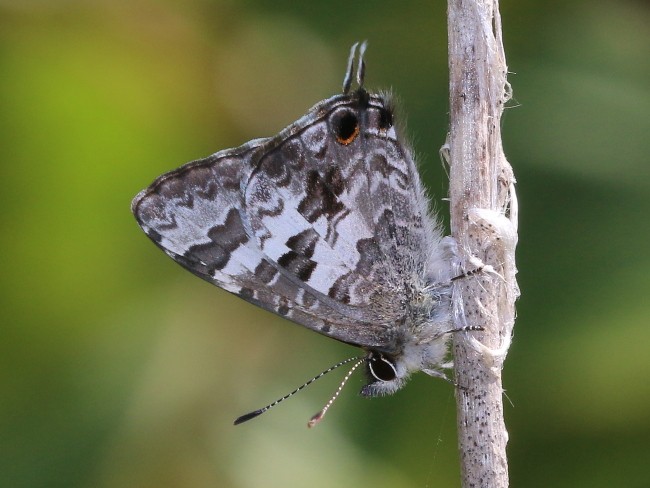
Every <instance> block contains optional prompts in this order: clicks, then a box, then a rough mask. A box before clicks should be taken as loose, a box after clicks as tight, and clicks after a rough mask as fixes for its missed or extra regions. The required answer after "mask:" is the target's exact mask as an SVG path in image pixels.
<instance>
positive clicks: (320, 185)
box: [298, 170, 344, 223]
mask: <svg viewBox="0 0 650 488" xmlns="http://www.w3.org/2000/svg"><path fill="white" fill-rule="evenodd" d="M305 186H306V188H305V193H306V196H305V197H304V198H303V199H302V200H301V201H300V203H299V204H298V212H300V214H301V215H302V216H303V217H305V219H307V221H308V222H309V223H314V222H316V220H318V218H319V217H320V216H321V215H327V216H328V217H329V218H330V219H331V218H332V217H333V216H334V215H336V213H337V212H340V211H341V210H343V209H344V206H343V204H342V203H341V202H340V201H339V200H338V199H337V198H336V194H335V193H334V192H333V191H332V190H331V189H330V188H329V186H328V185H327V184H326V183H325V182H324V181H323V179H322V178H321V176H320V174H319V173H318V171H317V170H311V171H310V172H309V173H308V174H307V181H306V185H305Z"/></svg>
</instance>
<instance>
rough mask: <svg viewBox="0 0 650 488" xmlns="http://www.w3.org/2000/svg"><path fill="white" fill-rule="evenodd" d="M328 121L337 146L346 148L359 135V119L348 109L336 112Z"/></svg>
mask: <svg viewBox="0 0 650 488" xmlns="http://www.w3.org/2000/svg"><path fill="white" fill-rule="evenodd" d="M330 120H331V123H332V129H333V130H334V134H335V135H336V141H337V142H338V143H339V144H343V145H344V146H347V145H348V144H350V143H351V142H352V141H354V140H355V139H356V138H357V136H358V135H359V118H358V117H357V114H356V113H355V112H354V111H352V110H350V109H349V108H342V109H340V110H337V111H336V112H334V114H332V118H331V119H330Z"/></svg>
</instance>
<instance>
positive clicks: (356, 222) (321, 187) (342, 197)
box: [132, 90, 437, 349]
mask: <svg viewBox="0 0 650 488" xmlns="http://www.w3.org/2000/svg"><path fill="white" fill-rule="evenodd" d="M426 206H427V203H426V200H425V199H424V195H423V192H422V190H421V184H420V181H419V177H418V174H417V171H416V169H415V165H414V164H413V161H412V159H411V157H410V154H409V153H408V150H406V149H405V148H404V147H403V145H402V144H400V142H399V140H398V137H397V135H396V132H395V130H394V128H393V127H392V111H391V110H390V107H389V104H388V102H387V100H386V99H385V98H383V97H379V96H374V95H373V96H368V95H367V94H366V93H365V92H364V91H362V90H359V91H358V92H355V93H353V94H350V95H339V96H336V97H333V98H331V99H329V100H325V101H323V102H321V103H319V104H318V105H316V106H315V107H314V108H312V110H311V111H310V112H309V113H308V114H307V115H306V116H304V117H303V118H301V119H300V120H298V121H297V122H296V123H294V124H292V125H291V126H289V127H288V128H286V129H285V130H283V131H282V132H281V133H280V134H278V135H277V136H275V137H273V138H270V139H259V140H255V141H251V142H250V143H248V144H245V145H244V146H241V147H240V148H237V149H232V150H227V151H221V152H219V153H216V154H214V155H212V156H210V157H208V158H206V159H203V160H199V161H195V162H192V163H188V164H187V165H185V166H183V167H181V168H179V169H177V170H175V171H172V172H170V173H167V174H165V175H163V176H161V177H160V178H158V179H157V180H156V181H155V182H154V183H153V184H152V185H151V186H150V187H149V188H147V189H145V190H144V191H142V192H141V193H140V194H139V195H138V196H137V197H136V198H135V199H134V201H133V207H132V208H133V212H134V214H135V216H136V219H137V220H138V223H139V224H140V225H141V227H142V228H143V229H144V231H145V232H146V233H147V235H148V236H149V237H150V238H151V239H152V240H153V241H154V242H155V243H156V244H157V245H158V246H159V247H161V248H162V249H163V251H165V252H166V253H167V254H168V255H169V256H171V257H172V258H173V259H174V260H176V261H177V262H179V263H180V264H181V265H183V266H184V267H186V268H187V269H189V270H190V271H192V272H193V273H195V274H197V275H198V276H200V277H201V278H203V279H206V280H207V281H210V282H212V283H214V284H216V285H217V286H219V287H221V288H224V289H225V290H227V291H229V292H231V293H235V294H237V295H239V296H240V297H242V298H244V299H246V300H247V301H249V302H251V303H254V304H256V305H258V306H260V307H262V308H265V309H267V310H270V311H272V312H275V313H278V314H279V315H282V316H285V317H287V318H289V319H291V320H293V321H295V322H297V323H299V324H301V325H304V326H306V327H308V328H310V329H313V330H315V331H317V332H320V333H323V334H325V335H328V336H330V337H333V338H335V339H338V340H341V341H343V342H347V343H350V344H355V345H359V346H363V347H379V348H385V349H390V348H391V347H392V346H393V344H394V329H395V327H396V324H397V323H398V322H399V320H400V318H401V317H403V315H404V313H405V304H406V303H407V302H408V296H407V295H408V289H409V285H408V283H409V282H411V281H412V280H413V275H417V276H424V274H425V273H426V260H427V257H426V255H427V253H426V249H427V246H428V244H427V234H429V236H428V237H429V238H431V237H433V239H434V241H435V239H436V236H437V234H436V233H435V228H434V226H433V224H432V223H431V221H430V220H429V218H428V215H427V209H426Z"/></svg>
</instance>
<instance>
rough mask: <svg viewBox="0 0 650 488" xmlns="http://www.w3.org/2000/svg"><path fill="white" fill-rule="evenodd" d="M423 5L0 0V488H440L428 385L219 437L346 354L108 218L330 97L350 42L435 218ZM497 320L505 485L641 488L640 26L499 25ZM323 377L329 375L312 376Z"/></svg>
mask: <svg viewBox="0 0 650 488" xmlns="http://www.w3.org/2000/svg"><path fill="white" fill-rule="evenodd" d="M445 8H446V6H445V3H444V2H442V1H435V2H433V1H432V2H417V1H411V0H404V1H401V2H394V1H393V2H388V1H385V2H357V3H352V2H349V1H340V0H336V1H329V2H324V1H323V2H302V3H298V2H292V1H288V0H275V1H271V0H265V1H249V2H235V1H225V0H224V1H216V0H215V1H208V0H191V1H185V2H179V1H172V0H169V1H162V0H161V1H154V0H118V1H113V0H96V1H86V2H84V1H80V0H79V1H73V0H70V1H64V0H61V1H54V0H50V1H48V0H0V152H1V154H2V161H1V162H0V164H1V166H0V168H1V171H2V178H1V184H2V193H1V197H0V198H2V205H1V206H0V216H1V218H2V237H1V239H2V254H1V255H2V263H3V264H2V273H1V275H0V276H1V280H2V281H1V285H2V289H1V295H2V307H1V314H2V317H1V322H0V330H1V334H2V335H1V337H0V348H1V350H0V362H1V363H0V378H1V390H0V422H1V425H0V428H1V430H0V485H1V486H2V487H11V488H23V487H30V488H31V487H48V488H52V487H101V488H116V487H159V488H167V487H170V488H180V487H183V488H202V487H241V488H246V487H260V486H266V487H287V486H289V487H293V486H309V487H331V486H374V487H425V486H445V487H446V486H458V485H459V475H458V461H457V450H456V436H455V405H454V399H453V391H452V390H453V388H452V387H450V385H449V384H447V383H445V382H443V381H437V380H432V379H430V378H428V377H424V375H418V376H417V377H416V378H414V379H413V380H412V381H411V383H410V384H409V386H408V387H407V388H406V389H404V390H403V391H401V392H400V393H399V394H397V395H395V396H394V397H390V398H384V399H376V400H370V401H369V400H364V399H361V398H359V397H358V396H356V394H355V393H356V391H358V389H359V387H360V386H361V384H362V383H361V381H362V380H361V377H360V376H358V377H355V378H354V379H353V380H352V381H351V386H349V387H348V388H347V389H346V390H345V391H344V393H343V394H342V396H341V399H340V400H339V402H338V403H337V404H336V405H335V406H334V408H333V409H332V410H331V411H330V413H329V415H328V417H327V418H326V420H325V421H324V422H323V423H322V424H321V425H319V426H318V427H317V428H316V429H314V430H308V429H306V428H305V423H306V421H307V419H308V418H309V417H310V416H311V415H312V414H313V413H315V412H316V411H318V410H319V409H320V408H321V406H322V405H323V404H324V402H325V401H326V400H327V399H328V398H329V396H330V395H331V393H332V392H333V391H334V389H335V388H336V385H337V383H338V381H339V379H340V377H341V376H342V375H343V373H340V374H338V375H337V374H332V375H330V376H329V377H327V378H325V379H323V380H322V381H320V382H319V383H317V384H316V385H314V386H312V387H311V388H310V389H309V390H307V391H305V392H303V393H302V394H301V395H299V396H297V397H295V398H292V399H291V400H290V401H288V402H286V403H285V404H284V405H283V406H282V407H280V408H277V409H275V410H274V411H272V412H270V413H268V414H266V415H265V416H263V417H261V418H259V419H257V420H255V421H252V422H250V423H248V424H244V425H242V426H239V427H237V428H235V427H233V426H232V420H233V419H234V418H235V417H236V416H238V415H240V414H242V413H245V412H246V411H249V410H251V409H254V408H257V407H260V406H262V405H264V404H265V403H267V402H269V401H271V400H273V399H275V398H277V397H278V396H281V395H283V394H284V393H286V392H288V391H289V390H290V389H292V388H293V387H294V386H296V385H298V384H300V383H301V382H302V381H303V380H305V379H307V378H308V377H310V376H311V375H312V374H315V373H317V372H319V371H321V370H322V369H324V368H326V367H327V366H329V365H331V364H333V363H334V362H336V361H338V360H340V359H343V358H346V357H348V356H351V355H354V354H355V351H354V350H353V348H350V347H347V346H345V345H342V344H338V343H335V341H330V340H327V339H326V338H324V337H322V336H319V335H317V334H314V333H312V332H310V331H308V330H306V329H302V328H301V327H298V326H295V325H293V324H290V323H288V322H285V321H283V320H281V319H279V318H276V317H275V316H273V315H271V314H268V313H265V312H263V311H260V310H257V309H255V307H253V306H250V305H248V304H246V303H244V302H243V301H240V300H238V299H236V298H235V297H232V296H230V295H228V294H227V293H225V292H222V291H220V290H218V289H217V288H214V287H212V286H210V285H209V284H207V283H205V282H203V281H201V280H199V279H197V278H196V277H194V276H192V275H191V274H190V273H188V272H186V271H184V270H182V269H181V268H180V267H179V266H177V265H176V264H174V263H173V262H172V261H171V260H170V259H169V258H167V257H166V256H165V255H164V254H163V253H161V252H160V251H159V250H157V249H156V248H155V247H154V246H153V245H152V244H151V242H149V241H148V239H147V238H146V237H145V236H144V234H143V233H142V232H141V231H140V230H139V228H138V227H137V225H136V223H135V221H134V219H133V217H132V216H131V213H130V211H129V204H130V200H131V198H132V197H133V196H134V195H135V194H136V193H137V192H138V191H139V190H140V189H142V188H143V187H145V186H146V185H148V184H149V183H150V182H151V181H152V180H153V178H154V177H156V176H157V175H159V174H160V173H162V172H165V171H168V170H170V169H173V168H175V167H177V166H179V165H180V164H181V163H184V162H186V161H189V160H191V159H195V158H199V157H203V156H206V155H208V154H211V153H212V152H215V151H217V150H219V149H223V148H227V147H232V146H236V145H239V144H241V143H243V142H245V141H247V140H249V139H251V138H254V137H262V136H268V135H272V134H274V133H276V132H278V131H279V130H280V129H281V128H282V127H284V126H285V125H287V124H289V123H290V122H292V121H293V120H295V119H296V118H298V117H299V116H300V115H301V114H303V113H304V112H305V111H306V110H307V109H308V108H309V107H310V106H311V105H312V104H314V103H315V102H317V101H318V100H320V99H322V98H326V97H329V96H331V95H333V94H335V93H337V92H338V91H339V90H340V88H339V87H340V83H341V80H342V76H343V71H344V67H345V62H346V59H347V54H348V49H349V47H350V45H351V44H352V42H354V41H356V40H363V39H368V40H369V50H368V53H367V66H368V69H367V83H366V84H367V86H368V87H370V88H390V87H392V88H393V89H394V91H395V92H396V93H397V94H398V95H399V96H400V98H401V100H402V105H403V108H404V111H405V113H406V114H408V117H409V118H408V121H409V134H410V136H411V137H412V139H413V141H414V146H415V148H416V152H417V153H418V155H419V160H420V162H421V164H422V169H423V174H424V179H425V181H426V183H427V185H428V186H429V188H430V189H431V191H432V193H433V194H434V195H435V199H436V200H437V203H438V207H439V208H440V209H441V210H442V213H443V214H446V213H447V208H446V204H445V203H444V202H443V201H442V198H443V197H444V196H445V194H446V193H445V192H446V186H447V185H446V181H445V177H444V172H443V171H442V168H441V165H440V162H439V159H438V156H437V151H438V148H439V146H440V145H441V144H442V143H443V142H444V139H445V131H446V125H447V104H448V102H447V96H448V92H447V86H448V81H447V67H446V66H447V59H446V26H445ZM502 16H503V22H504V29H505V32H504V38H505V43H506V52H507V56H508V64H509V67H510V70H511V71H512V74H511V75H510V82H511V83H512V85H513V87H514V94H515V99H514V100H513V102H512V103H511V104H510V105H511V107H512V108H510V109H509V110H507V112H506V113H505V115H504V121H503V129H504V138H505V141H504V142H505V149H506V154H507V155H508V157H509V159H510V161H511V162H512V165H513V167H514V169H515V172H516V175H517V178H518V181H519V186H518V192H519V198H520V216H521V223H520V230H521V234H520V245H519V250H518V265H519V269H520V275H519V279H520V286H521V290H522V297H521V300H520V301H519V303H518V313H519V319H518V323H517V325H516V328H515V341H514V343H513V346H512V349H511V353H510V356H509V359H508V361H507V362H506V369H505V372H504V381H505V387H506V389H507V392H508V396H509V398H510V400H511V402H512V404H510V403H506V407H505V408H506V412H505V413H506V418H507V422H508V426H509V433H510V444H509V456H510V463H511V464H510V467H511V479H512V486H516V487H549V486H553V487H576V486H578V487H583V486H584V487H613V486H616V487H633V488H641V487H649V486H650V468H649V467H648V464H649V463H650V441H649V440H648V439H650V386H649V379H648V376H649V373H650V359H649V357H650V351H649V350H648V344H649V343H650V320H649V317H650V299H649V298H648V295H649V293H650V278H649V270H650V253H648V242H649V241H650V216H649V210H650V205H649V199H650V165H649V161H648V159H649V155H650V136H649V134H650V116H649V114H650V61H649V59H650V56H649V55H650V27H649V26H650V9H649V7H648V4H647V3H646V2H643V1H636V2H634V1H609V2H607V1H586V0H569V1H550V2H549V1H543V0H535V1H527V2H516V1H508V2H504V3H503V5H502ZM337 376H338V377H337Z"/></svg>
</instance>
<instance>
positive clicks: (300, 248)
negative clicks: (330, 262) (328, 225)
mask: <svg viewBox="0 0 650 488" xmlns="http://www.w3.org/2000/svg"><path fill="white" fill-rule="evenodd" d="M318 239H319V235H318V233H317V232H316V231H315V230H314V229H305V230H303V231H302V232H300V233H299V234H296V235H295V236H292V237H290V238H289V239H287V242H286V246H287V247H288V248H289V249H291V250H292V251H296V252H297V253H298V254H300V255H301V256H305V257H306V258H311V257H313V255H314V250H315V249H316V242H317V241H318Z"/></svg>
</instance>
